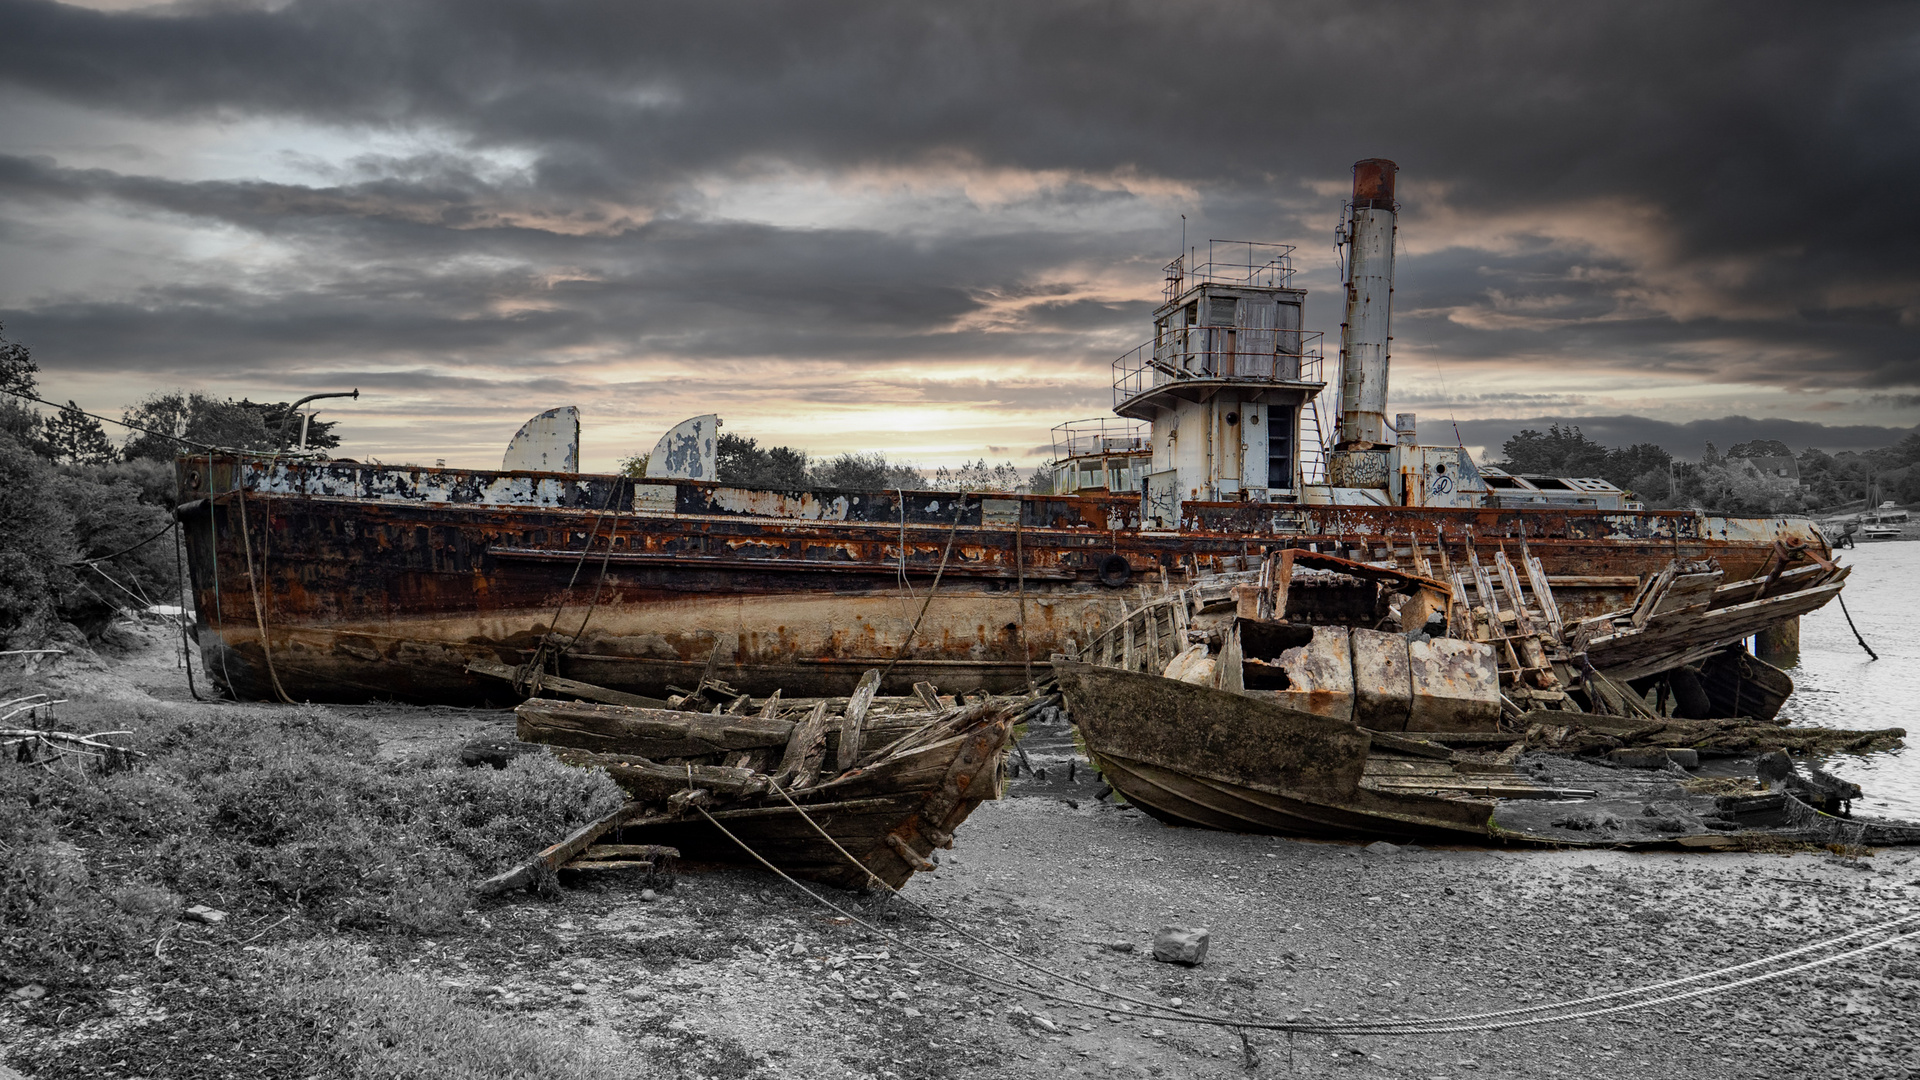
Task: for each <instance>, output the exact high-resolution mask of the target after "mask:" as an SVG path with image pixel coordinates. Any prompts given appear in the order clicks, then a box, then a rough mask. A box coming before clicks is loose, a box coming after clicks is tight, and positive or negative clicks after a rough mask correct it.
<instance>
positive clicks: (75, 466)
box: [0, 327, 340, 648]
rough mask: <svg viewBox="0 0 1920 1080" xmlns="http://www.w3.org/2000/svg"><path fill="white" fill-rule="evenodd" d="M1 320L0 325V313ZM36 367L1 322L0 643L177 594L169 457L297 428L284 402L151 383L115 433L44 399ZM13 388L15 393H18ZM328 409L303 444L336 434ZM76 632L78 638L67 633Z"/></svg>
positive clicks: (99, 628)
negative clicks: (45, 406) (45, 408)
mask: <svg viewBox="0 0 1920 1080" xmlns="http://www.w3.org/2000/svg"><path fill="white" fill-rule="evenodd" d="M0 330H4V327H0ZM39 372H40V368H39V365H38V364H37V363H35V362H34V359H33V355H32V352H31V351H30V350H29V349H28V348H27V346H26V345H25V344H23V343H21V342H17V341H9V340H7V339H6V337H4V336H3V335H0V391H6V392H5V393H0V476H4V477H5V478H6V481H5V483H0V646H4V647H6V648H27V647H35V646H38V645H41V644H44V643H46V642H48V641H49V640H57V639H62V638H71V637H72V636H73V635H76V634H77V635H80V636H81V637H83V638H98V637H100V636H101V635H102V634H104V633H105V632H107V630H108V629H109V627H110V626H111V625H112V621H113V618H114V616H115V615H116V614H117V613H118V612H119V611H120V610H121V609H123V608H128V607H134V608H139V607H145V606H149V605H152V604H177V603H179V600H180V597H179V592H180V581H179V573H178V569H177V557H176V551H175V548H174V543H173V541H171V540H170V539H168V538H167V537H166V535H165V534H166V533H167V531H168V529H169V527H170V526H171V524H172V513H171V508H172V506H173V503H174V494H175V490H176V485H175V480H174V465H173V462H174V458H175V456H176V455H177V454H178V453H179V452H180V451H181V450H182V449H183V448H190V449H196V450H197V449H201V448H204V447H207V446H217V447H220V448H222V449H231V450H239V451H273V450H276V449H281V448H283V447H286V446H288V445H291V444H293V443H295V442H297V441H298V440H299V437H300V431H299V426H298V425H299V417H298V414H296V413H294V412H293V411H292V407H291V406H290V405H289V404H288V403H287V402H257V401H250V400H246V399H241V400H239V401H233V400H231V399H220V398H214V397H211V396H209V395H206V394H201V393H194V392H189V391H185V390H180V391H173V392H171V393H159V394H152V395H149V396H148V397H146V398H145V399H143V400H142V401H140V402H138V403H137V404H134V405H131V406H128V407H127V408H126V410H124V411H123V412H122V414H121V420H122V422H123V423H124V424H125V425H127V427H128V430H129V432H130V434H128V436H127V437H126V438H125V439H124V440H123V441H121V442H119V443H116V442H114V440H113V439H112V438H110V437H109V436H108V435H107V432H106V429H105V427H104V425H102V424H101V422H100V420H99V419H97V418H95V417H93V416H90V415H88V414H87V413H86V412H85V411H83V410H82V409H81V408H80V406H78V405H77V404H75V403H73V402H72V401H69V402H67V403H66V404H65V405H63V406H59V407H57V408H55V409H53V411H51V412H48V413H43V412H42V411H41V410H40V409H39V408H38V407H37V406H36V404H35V403H34V402H33V401H31V400H29V399H31V398H37V397H39V396H40V386H39ZM23 395H24V396H23ZM335 423H336V422H335V421H329V420H317V419H316V420H314V421H313V422H312V423H311V424H309V425H308V428H307V445H308V446H309V447H311V448H318V449H330V448H333V447H337V446H339V445H340V437H339V435H338V434H337V433H336V432H335V431H334V430H333V429H334V427H335ZM72 643H73V644H79V643H81V642H79V641H73V642H72Z"/></svg>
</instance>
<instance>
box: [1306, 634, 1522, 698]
mask: <svg viewBox="0 0 1920 1080" xmlns="http://www.w3.org/2000/svg"><path fill="white" fill-rule="evenodd" d="M1279 666H1280V668H1281V669H1282V670H1284V671H1285V672H1286V675H1287V688H1286V689H1285V690H1278V691H1275V692H1274V695H1273V696H1274V697H1275V698H1277V699H1278V700H1279V702H1280V703H1281V704H1282V705H1285V706H1287V707H1288V708H1290V709H1297V710H1299V711H1300V712H1304V713H1310V714H1312V715H1314V716H1324V717H1327V718H1329V719H1333V720H1352V719H1353V647H1352V643H1351V637H1350V635H1349V632H1348V630H1347V628H1346V627H1344V626H1316V627H1314V630H1313V640H1312V641H1309V642H1307V643H1306V644H1305V645H1301V646H1299V647H1297V648H1292V649H1288V650H1287V651H1285V652H1283V653H1281V654H1280V656H1279ZM1495 711H1496V713H1497V712H1498V708H1497V707H1496V709H1495Z"/></svg>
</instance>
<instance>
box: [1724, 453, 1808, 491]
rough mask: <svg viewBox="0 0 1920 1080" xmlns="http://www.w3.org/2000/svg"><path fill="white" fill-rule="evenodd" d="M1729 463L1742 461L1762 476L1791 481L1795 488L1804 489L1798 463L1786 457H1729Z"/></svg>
mask: <svg viewBox="0 0 1920 1080" xmlns="http://www.w3.org/2000/svg"><path fill="white" fill-rule="evenodd" d="M1727 460H1728V461H1729V462H1734V461H1744V462H1747V463H1748V464H1750V465H1752V466H1753V467H1754V468H1755V469H1758V470H1759V471H1760V475H1762V476H1778V477H1781V478H1783V479H1786V480H1791V481H1793V483H1794V486H1796V487H1805V486H1806V484H1804V483H1802V482H1801V480H1800V463H1799V462H1798V461H1795V460H1794V459H1793V458H1791V457H1787V456H1760V455H1756V456H1753V457H1730V458H1728V459H1727Z"/></svg>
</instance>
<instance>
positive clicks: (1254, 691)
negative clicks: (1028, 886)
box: [1053, 552, 1920, 847]
mask: <svg viewBox="0 0 1920 1080" xmlns="http://www.w3.org/2000/svg"><path fill="white" fill-rule="evenodd" d="M1276 579H1277V580H1279V581H1283V582H1286V583H1287V584H1286V585H1284V586H1277V585H1276ZM1499 591H1500V590H1495V589H1488V590H1487V591H1486V593H1485V594H1484V595H1485V596H1487V597H1488V599H1489V600H1492V599H1493V598H1494V597H1495V596H1496V595H1497V594H1498V593H1499ZM1452 592H1453V593H1454V594H1455V595H1456V596H1457V595H1458V592H1459V590H1458V588H1457V586H1456V588H1455V589H1454V590H1452ZM1512 595H1514V596H1517V597H1518V596H1524V595H1525V594H1524V592H1523V591H1522V590H1520V589H1517V588H1516V589H1515V590H1514V592H1513V594H1512ZM1389 596H1392V597H1394V598H1397V599H1398V601H1399V602H1398V603H1395V604H1392V605H1389V604H1387V603H1386V602H1385V600H1386V598H1387V597H1389ZM1446 596H1447V593H1446V592H1445V591H1443V587H1442V586H1441V585H1440V583H1439V582H1438V581H1436V580H1434V579H1431V578H1423V577H1419V576H1417V575H1411V574H1405V573H1402V572H1399V571H1394V570H1389V569H1385V568H1381V567H1368V566H1361V565H1344V566H1343V565H1341V563H1340V561H1339V560H1332V559H1329V558H1328V557H1326V556H1312V555H1307V554H1304V553H1298V552H1292V553H1287V554H1286V556H1285V557H1284V558H1282V557H1276V558H1275V559H1273V560H1272V561H1270V563H1269V564H1268V565H1267V566H1266V567H1264V568H1263V570H1262V571H1261V572H1260V573H1259V574H1257V575H1251V574H1249V575H1240V576H1239V577H1238V578H1237V579H1226V580H1223V581H1220V582H1216V583H1205V584H1203V585H1202V586H1199V587H1196V588H1195V589H1191V590H1181V591H1179V592H1177V593H1169V594H1167V595H1164V596H1162V597H1160V598H1157V599H1156V600H1154V601H1151V602H1149V603H1147V604H1145V605H1142V606H1141V607H1140V608H1138V609H1136V610H1135V611H1133V612H1131V613H1130V614H1129V615H1128V617H1127V618H1126V619H1125V620H1124V621H1123V623H1122V624H1121V625H1120V626H1118V627H1116V628H1115V630H1114V631H1113V632H1112V633H1111V634H1109V635H1106V636H1103V637H1102V638H1101V639H1099V640H1097V641H1096V642H1095V643H1094V645H1093V647H1092V648H1091V649H1090V650H1089V655H1088V656H1087V657H1086V658H1084V659H1073V658H1067V657H1064V656H1056V657H1054V658H1053V667H1054V670H1055V673H1056V675H1057V677H1058V679H1059V683H1060V688H1061V693H1062V695H1063V697H1064V698H1065V701H1066V703H1067V706H1068V709H1069V713H1070V715H1071V717H1072V719H1073V722H1074V724H1075V725H1076V726H1077V728H1078V729H1079V731H1080V734H1081V737H1082V738H1083V740H1084V741H1085V744H1086V746H1087V749H1088V751H1089V753H1090V755H1091V756H1092V758H1093V761H1094V764H1095V766H1096V767H1097V768H1098V769H1100V771H1101V774H1102V776H1103V777H1104V778H1105V779H1106V781H1107V782H1108V783H1109V784H1110V785H1111V786H1112V787H1113V789H1114V790H1115V791H1117V792H1119V793H1120V794H1121V795H1123V796H1125V797H1126V798H1127V800H1128V801H1129V802H1131V803H1134V804H1135V805H1137V806H1139V807H1140V808H1141V809H1142V810H1144V811H1146V812H1147V813H1149V814H1152V815H1154V816H1155V817H1159V818H1161V819H1163V820H1166V821H1170V822H1174V823H1179V824H1186V825H1198V826H1204V827H1210V828H1218V829H1228V830H1234V831H1241V832H1261V833H1278V834H1285V835H1293V836H1309V837H1329V838H1349V839H1353V838H1357V839H1369V838H1372V839H1394V840H1406V839H1427V840H1446V839H1452V840H1456V841H1457V840H1481V841H1485V840H1494V839H1498V840H1502V841H1512V842H1525V843H1541V844H1555V845H1591V844H1598V845H1606V846H1616V847H1642V846H1672V845H1678V846H1683V847H1687V846H1692V847H1722V846H1728V845H1738V844H1754V843H1773V842H1779V841H1798V842H1815V843H1833V842H1843V843H1853V844H1860V843H1867V844H1891V843H1916V842H1920V826H1915V825H1911V824H1908V823H1903V822H1889V821H1871V820H1864V819H1863V820H1854V819H1842V818H1838V817H1833V816H1830V815H1828V814H1824V813H1821V812H1819V811H1817V810H1815V809H1814V808H1813V807H1812V806H1810V805H1808V803H1807V802H1806V801H1804V800H1803V799H1802V798H1800V797H1799V795H1798V794H1796V791H1800V792H1802V793H1804V788H1800V787H1796V785H1795V782H1794V781H1793V780H1792V779H1784V780H1783V779H1782V778H1775V782H1773V783H1771V784H1769V783H1762V782H1760V781H1759V780H1758V778H1757V774H1749V775H1747V776H1745V777H1744V778H1741V777H1738V776H1732V777H1729V776H1716V777H1704V778H1703V777H1697V776H1689V775H1688V774H1687V773H1685V772H1684V771H1681V770H1679V769H1677V768H1671V769H1664V770H1663V771H1658V772H1653V773H1649V772H1646V771H1641V770H1640V769H1627V770H1623V769H1621V768H1615V767H1611V765H1610V764H1608V763H1597V762H1592V761H1581V760H1576V759H1573V758H1570V757H1567V756H1555V755H1552V754H1544V753H1528V752H1527V751H1528V747H1529V745H1530V744H1532V745H1544V744H1549V743H1554V742H1555V741H1556V740H1558V741H1559V742H1560V743H1561V744H1563V745H1564V744H1566V743H1567V741H1568V737H1567V733H1568V732H1569V731H1575V730H1577V731H1583V732H1587V733H1588V734H1589V736H1590V737H1589V738H1587V739H1586V740H1585V741H1584V742H1580V745H1581V746H1582V747H1583V748H1584V749H1587V750H1589V751H1592V750H1595V749H1596V748H1598V749H1601V750H1602V751H1604V747H1606V746H1620V745H1622V740H1623V739H1628V738H1632V737H1646V738H1647V739H1648V740H1649V741H1651V739H1652V738H1653V737H1654V736H1656V735H1658V734H1659V733H1660V732H1661V731H1662V730H1663V728H1664V727H1666V726H1667V725H1663V724H1662V723H1659V722H1652V721H1645V720H1639V719H1628V718H1625V717H1624V716H1620V717H1614V716H1602V715H1593V714H1592V713H1588V712H1585V711H1582V710H1581V709H1580V708H1578V707H1577V706H1580V705H1586V704H1588V703H1589V702H1591V703H1593V706H1594V707H1595V708H1600V707H1608V706H1607V703H1608V702H1612V703H1613V706H1612V707H1615V708H1618V706H1619V702H1620V700H1621V697H1620V695H1621V694H1623V693H1624V691H1622V690H1620V689H1619V686H1618V685H1617V684H1614V683H1612V682H1611V681H1610V680H1606V679H1605V678H1604V677H1603V676H1593V677H1591V678H1590V679H1588V680H1586V681H1581V680H1579V679H1577V678H1570V679H1569V681H1568V682H1566V683H1556V682H1555V681H1554V680H1555V676H1554V668H1555V665H1554V664H1552V663H1544V664H1529V663H1527V660H1528V658H1529V655H1530V654H1531V655H1532V656H1533V657H1534V658H1535V659H1542V658H1544V659H1551V657H1547V656H1546V649H1545V648H1539V649H1538V650H1537V651H1536V650H1529V649H1527V648H1524V647H1515V643H1514V641H1513V640H1512V633H1511V631H1512V629H1513V623H1514V622H1515V621H1516V619H1515V616H1516V615H1517V616H1518V621H1519V622H1520V623H1521V625H1522V626H1523V627H1524V626H1526V625H1527V623H1526V617H1527V614H1528V612H1527V610H1526V609H1525V608H1521V609H1519V610H1518V611H1515V610H1514V609H1512V608H1509V609H1508V610H1507V618H1506V619H1505V620H1502V619H1501V617H1500V616H1501V609H1500V608H1499V607H1498V605H1497V603H1496V604H1495V606H1494V607H1493V608H1492V609H1491V610H1488V609H1487V608H1485V607H1483V606H1481V605H1477V604H1475V603H1473V602H1472V600H1471V599H1467V600H1464V601H1463V602H1462V604H1463V607H1464V610H1463V609H1462V607H1456V608H1454V609H1453V618H1454V619H1455V620H1457V622H1456V625H1458V626H1461V627H1462V628H1463V629H1465V630H1466V631H1468V632H1473V631H1474V630H1475V629H1478V630H1480V631H1487V630H1488V629H1490V628H1500V627H1504V628H1505V629H1506V630H1507V631H1508V633H1507V634H1505V635H1502V636H1497V637H1496V638H1495V639H1494V640H1487V641H1480V640H1471V639H1468V640H1457V639H1456V640H1451V641H1449V642H1448V643H1447V647H1446V648H1435V645H1436V642H1432V641H1423V640H1421V639H1423V638H1425V637H1426V636H1427V635H1426V634H1424V633H1423V632H1421V630H1420V629H1419V628H1424V627H1431V626H1434V625H1437V624H1438V623H1439V622H1440V621H1442V620H1443V618H1444V617H1443V616H1440V614H1439V612H1438V611H1437V610H1436V609H1435V604H1436V597H1438V598H1439V600H1438V601H1437V602H1438V603H1445V602H1446V599H1445V598H1446ZM1544 600H1545V604H1546V606H1547V607H1548V608H1549V609H1550V608H1551V603H1552V601H1551V596H1550V594H1548V595H1547V596H1545V597H1544ZM1276 611H1278V612H1286V613H1289V614H1290V615H1291V616H1293V617H1296V618H1301V619H1303V620H1304V619H1306V618H1310V617H1312V616H1314V615H1316V614H1319V615H1326V614H1328V613H1331V612H1344V613H1346V614H1347V615H1352V614H1354V613H1356V612H1361V613H1363V614H1364V617H1365V619H1366V620H1367V621H1368V622H1371V623H1373V625H1382V624H1383V623H1384V624H1386V625H1389V626H1391V627H1392V629H1393V630H1394V631H1395V632H1393V633H1388V632H1384V631H1381V630H1372V629H1367V628H1365V627H1360V626H1347V625H1335V624H1329V623H1322V624H1319V625H1315V624H1312V623H1306V622H1301V623H1293V624H1289V623H1276V622H1271V621H1268V620H1266V619H1262V618H1259V617H1257V616H1259V615H1261V614H1266V615H1271V614H1272V613H1274V612H1276ZM1243 612H1251V613H1252V615H1251V616H1250V615H1248V614H1243ZM1532 615H1533V617H1534V618H1535V619H1542V618H1543V616H1542V613H1541V612H1540V611H1539V610H1537V609H1536V610H1534V611H1533V612H1532ZM1402 617H1404V618H1405V619H1406V620H1407V623H1410V624H1412V627H1411V628H1409V627H1408V626H1407V625H1405V624H1402V623H1400V622H1399V621H1398V620H1399V619H1400V618H1402ZM1523 644H1524V643H1523ZM1533 644H1534V645H1536V646H1539V645H1541V643H1540V642H1538V641H1535V642H1533ZM1558 666H1559V669H1560V670H1561V671H1562V672H1565V671H1566V669H1567V664H1566V661H1565V658H1564V657H1562V659H1561V660H1560V663H1559V665H1558ZM1536 677H1537V678H1538V679H1539V681H1540V682H1543V683H1545V684H1546V685H1548V686H1553V685H1561V686H1564V689H1552V690H1548V689H1541V688H1540V687H1539V686H1538V685H1536V686H1535V687H1534V690H1535V695H1534V696H1532V697H1530V698H1528V700H1531V701H1533V702H1534V703H1535V704H1536V706H1538V705H1541V704H1543V703H1545V702H1547V701H1554V702H1556V703H1557V704H1558V706H1559V707H1557V708H1552V709H1548V708H1544V707H1538V708H1536V709H1534V710H1532V711H1521V710H1518V709H1517V708H1516V706H1515V703H1514V701H1513V699H1512V698H1511V697H1509V696H1508V693H1507V691H1513V692H1515V693H1519V692H1520V690H1521V688H1523V687H1524V686H1525V685H1526V680H1528V679H1530V678H1536ZM1602 685H1606V686H1608V687H1611V688H1612V689H1610V690H1609V691H1608V694H1607V695H1602V694H1601V693H1600V689H1599V688H1600V687H1601V686H1602ZM1549 694H1551V695H1557V697H1554V698H1549V697H1547V696H1546V695H1549ZM1643 705H1644V703H1643ZM1622 712H1623V713H1624V710H1622ZM1683 726H1685V725H1683V724H1682V723H1680V722H1675V724H1674V725H1673V727H1674V728H1675V730H1676V731H1678V730H1680V729H1681V728H1682V727H1683ZM1876 734H1891V735H1892V736H1894V737H1897V736H1898V735H1900V734H1901V733H1900V732H1898V731H1892V732H1890V733H1876ZM1536 736H1538V737H1536ZM1573 741H1576V742H1578V741H1579V740H1573ZM1652 745H1653V747H1654V749H1652V750H1651V751H1650V752H1647V753H1643V754H1641V755H1640V756H1650V758H1651V760H1652V762H1653V763H1655V764H1658V765H1661V766H1665V765H1666V764H1667V762H1668V761H1669V760H1682V759H1683V755H1684V753H1685V752H1684V751H1682V754H1681V755H1673V756H1671V757H1670V756H1669V755H1668V748H1667V746H1666V744H1662V743H1658V742H1653V743H1652ZM1676 749H1678V748H1676ZM1633 757H1634V755H1628V758H1627V759H1623V760H1630V759H1632V758H1633ZM1641 764H1646V763H1645V762H1642V763H1641ZM1649 811H1652V812H1649Z"/></svg>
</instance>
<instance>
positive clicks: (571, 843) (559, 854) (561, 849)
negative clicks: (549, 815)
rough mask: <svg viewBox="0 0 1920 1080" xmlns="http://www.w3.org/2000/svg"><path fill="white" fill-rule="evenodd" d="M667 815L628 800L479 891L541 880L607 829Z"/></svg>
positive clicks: (491, 892) (497, 891) (494, 891)
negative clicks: (650, 810) (655, 812)
mask: <svg viewBox="0 0 1920 1080" xmlns="http://www.w3.org/2000/svg"><path fill="white" fill-rule="evenodd" d="M665 818H666V815H661V814H654V813H650V812H649V811H648V809H647V808H646V807H644V806H641V805H639V804H637V803H626V804H624V805H622V806H620V807H619V808H617V809H614V810H610V811H608V812H607V813H605V814H602V815H601V816H599V817H597V818H595V819H594V820H592V821H589V822H587V823H586V824H585V825H582V826H580V827H579V828H578V829H575V830H574V831H573V832H571V833H569V834H567V837H566V838H565V839H564V840H561V841H560V842H559V843H557V844H554V845H552V846H551V847H547V848H544V849H542V850H541V851H540V852H538V853H537V854H535V855H534V856H533V858H531V859H528V860H527V861H526V862H523V863H521V864H520V865H518V866H515V867H514V868H513V869H511V870H507V871H505V872H503V873H499V874H495V875H494V876H492V877H490V878H488V879H487V880H485V881H483V882H481V883H480V886H479V891H480V893H481V895H483V896H494V895H498V894H500V893H504V892H509V891H512V890H514V889H524V888H527V887H528V886H531V885H533V884H535V883H536V882H538V881H539V879H540V876H541V875H542V874H543V873H545V874H551V873H553V872H554V871H555V870H557V869H559V868H560V867H561V866H562V865H564V864H566V863H568V862H571V861H572V860H573V859H574V858H576V857H577V856H578V855H579V854H580V853H581V852H583V851H585V850H587V848H588V847H591V846H592V844H593V842H594V841H595V840H598V839H600V838H601V837H602V836H605V835H606V834H607V833H609V832H612V831H613V830H615V829H619V828H623V827H625V826H628V825H639V824H644V823H646V821H648V820H649V819H654V820H665Z"/></svg>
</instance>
